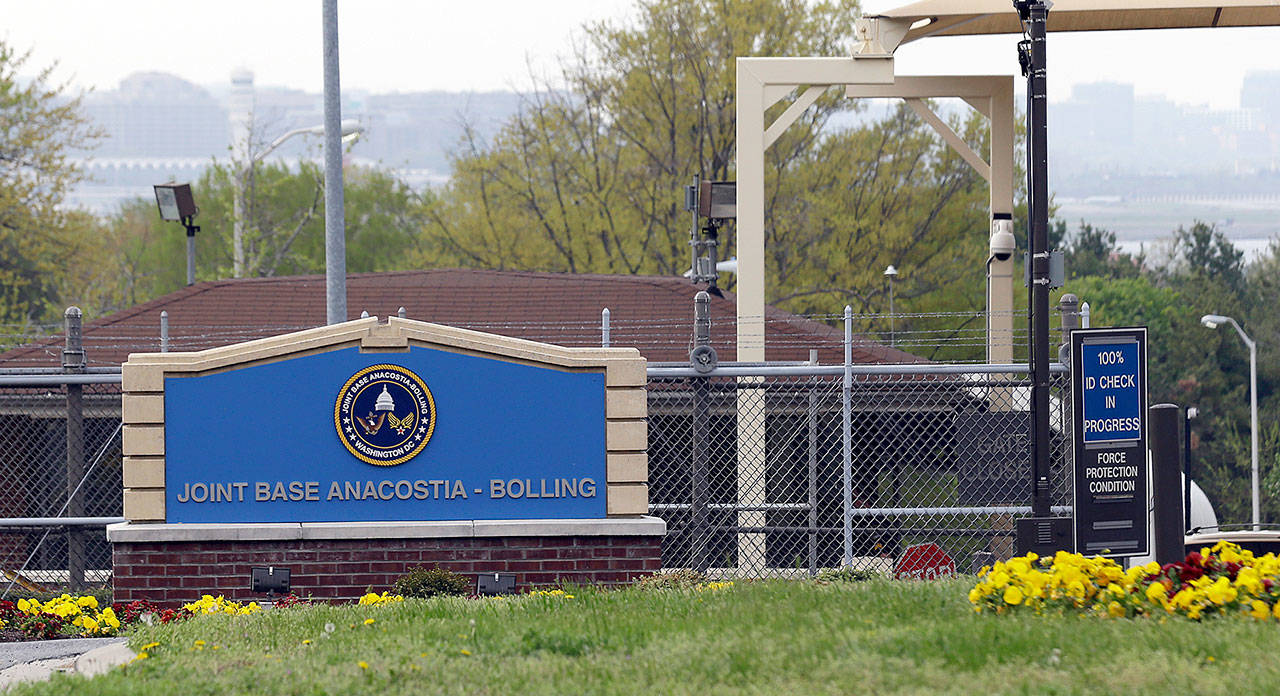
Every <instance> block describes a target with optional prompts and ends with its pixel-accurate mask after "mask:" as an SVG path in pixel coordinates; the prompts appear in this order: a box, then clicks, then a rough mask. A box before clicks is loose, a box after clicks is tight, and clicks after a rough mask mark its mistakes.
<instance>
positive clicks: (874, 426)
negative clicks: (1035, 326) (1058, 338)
mask: <svg viewBox="0 0 1280 696" xmlns="http://www.w3.org/2000/svg"><path fill="white" fill-rule="evenodd" d="M843 372H844V369H843V368H842V367H839V366H836V367H830V366H828V367H820V366H803V365H799V366H789V367H769V366H756V367H751V366H742V367H730V366H723V365H722V366H721V367H720V368H718V369H717V370H715V371H713V372H711V373H709V374H706V375H700V374H696V373H695V371H693V370H690V369H687V368H662V367H657V368H651V369H650V380H649V484H650V487H649V500H650V511H651V512H652V514H654V515H657V516H660V517H662V518H663V519H665V520H666V521H667V524H668V535H667V538H666V541H665V542H664V546H663V566H664V567H672V568H674V567H686V568H694V569H696V570H699V571H704V572H709V573H711V574H712V575H715V576H720V577H766V576H788V575H802V574H815V573H817V572H819V571H820V570H821V569H823V568H834V567H841V566H848V567H853V568H855V569H860V570H869V571H879V572H891V571H892V570H893V563H894V559H897V558H900V557H901V555H902V552H903V551H904V549H907V548H908V547H911V546H913V545H916V544H924V543H933V544H936V545H937V546H939V547H941V549H943V550H944V551H945V552H946V553H947V554H948V555H949V556H950V557H951V558H952V559H954V560H955V561H956V563H957V565H958V567H959V569H960V570H961V571H964V570H968V569H969V568H970V567H971V563H972V562H973V561H974V559H975V558H977V559H979V560H986V559H989V558H991V557H995V558H1008V557H1010V556H1011V555H1012V554H1013V549H1014V531H1013V530H1014V519H1015V518H1017V517H1021V516H1028V515H1030V512H1031V507H1030V505H1031V492H1030V470H1029V466H1030V465H1029V459H1030V449H1029V448H1030V444H1029V442H1030V438H1029V427H1030V423H1029V416H1028V410H1029V408H1028V406H1029V402H1030V392H1031V389H1030V382H1029V380H1028V378H1027V375H1026V373H1025V368H1022V369H1021V370H1019V369H1018V366H1008V367H1006V368H996V369H995V371H992V368H980V367H976V366H972V365H967V366H946V365H932V364H930V365H915V366H912V365H902V366H861V365H859V366H853V367H852V368H851V369H850V379H849V381H848V387H847V388H846V386H845V379H844V374H843ZM1052 378H1053V379H1052V384H1051V409H1052V413H1051V415H1050V422H1051V430H1052V438H1051V448H1052V452H1051V461H1052V470H1053V477H1054V481H1055V482H1056V484H1057V489H1056V491H1055V494H1054V496H1053V504H1054V505H1055V506H1059V507H1058V508H1057V510H1058V512H1059V513H1062V512H1064V508H1063V507H1062V506H1065V505H1069V503H1070V501H1069V499H1068V496H1069V495H1070V494H1069V492H1068V489H1067V476H1066V472H1067V471H1069V469H1068V468H1067V467H1068V465H1069V456H1070V437H1069V433H1066V432H1064V430H1063V427H1064V425H1066V424H1069V422H1070V413H1071V406H1070V403H1069V401H1068V399H1069V383H1068V379H1067V375H1065V374H1062V373H1057V372H1055V373H1054V374H1053V375H1052ZM846 428H847V430H846ZM986 554H990V556H988V555H986Z"/></svg>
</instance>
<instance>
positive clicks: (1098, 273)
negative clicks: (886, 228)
mask: <svg viewBox="0 0 1280 696" xmlns="http://www.w3.org/2000/svg"><path fill="white" fill-rule="evenodd" d="M1061 227H1062V228H1063V229H1065V227H1066V224H1065V223H1063V224H1062V225H1061ZM1062 250H1063V253H1064V256H1065V258H1064V259H1063V261H1064V263H1065V265H1066V271H1067V277H1068V278H1086V277H1099V278H1133V277H1136V276H1137V275H1139V274H1140V273H1141V272H1142V264H1143V262H1144V259H1143V257H1142V256H1136V257H1135V256H1132V255H1130V254H1126V253H1125V252H1123V251H1121V250H1120V245H1119V244H1117V243H1116V233H1115V232H1112V231H1111V230H1108V229H1104V228H1102V227H1094V226H1093V225H1091V224H1089V223H1087V222H1085V221H1084V220H1081V221H1080V226H1079V227H1077V228H1076V230H1075V232H1072V233H1070V234H1066V235H1065V236H1064V238H1063V240H1062Z"/></svg>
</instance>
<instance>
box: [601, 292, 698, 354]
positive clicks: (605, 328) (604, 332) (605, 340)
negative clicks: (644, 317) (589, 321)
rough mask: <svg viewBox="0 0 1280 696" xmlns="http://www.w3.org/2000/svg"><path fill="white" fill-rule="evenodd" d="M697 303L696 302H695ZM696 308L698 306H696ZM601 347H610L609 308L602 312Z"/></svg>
mask: <svg viewBox="0 0 1280 696" xmlns="http://www.w3.org/2000/svg"><path fill="white" fill-rule="evenodd" d="M695 302H696V300H695ZM695 308H696V305H695ZM600 346H601V347H602V348H608V347H609V308H608V307H605V308H604V309H602V310H600Z"/></svg>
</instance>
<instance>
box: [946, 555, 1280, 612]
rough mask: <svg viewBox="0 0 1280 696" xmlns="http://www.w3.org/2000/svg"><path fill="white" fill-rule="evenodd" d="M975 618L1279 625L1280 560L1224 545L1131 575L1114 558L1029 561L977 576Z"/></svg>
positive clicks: (1061, 557)
mask: <svg viewBox="0 0 1280 696" xmlns="http://www.w3.org/2000/svg"><path fill="white" fill-rule="evenodd" d="M978 577H979V581H978V583H977V584H976V585H975V586H974V587H973V589H972V590H970V591H969V601H970V602H971V603H972V604H973V608H974V611H977V612H983V611H993V612H995V613H1004V612H1008V611H1034V612H1036V613H1043V612H1046V611H1055V612H1069V611H1070V612H1083V613H1090V614H1095V615H1098V616H1104V617H1111V618H1121V617H1134V616H1166V615H1178V616H1184V617H1186V618H1188V619H1193V620H1201V619H1204V618H1207V617H1210V616H1215V615H1243V616H1250V617H1253V618H1255V619H1258V620H1263V621H1265V620H1268V619H1270V618H1273V617H1274V618H1276V619H1280V559H1278V558H1277V557H1276V556H1275V554H1270V553H1269V554H1267V555H1265V556H1261V557H1255V556H1254V554H1253V553H1252V552H1251V551H1248V550H1247V549H1241V548H1240V547H1239V546H1237V545H1235V544H1232V543H1230V542H1226V541H1221V542H1218V543H1217V544H1215V545H1214V546H1213V547H1212V548H1202V549H1201V550H1200V551H1199V552H1192V553H1189V554H1187V557H1186V558H1185V559H1184V560H1182V561H1179V562H1177V563H1168V564H1165V565H1163V566H1162V565H1160V564H1158V563H1147V564H1145V565H1141V566H1135V567H1133V568H1130V569H1128V570H1125V569H1124V568H1122V567H1121V566H1120V565H1119V564H1117V563H1116V562H1115V561H1113V560H1111V559H1109V558H1102V557H1100V556H1094V557H1086V556H1084V555H1081V554H1078V553H1066V552H1065V551H1059V552H1058V553H1057V554H1056V555H1054V557H1053V558H1040V557H1038V556H1036V555H1035V554H1033V553H1032V554H1027V555H1026V556H1022V557H1019V558H1013V559H1010V560H1008V561H1004V562H998V563H996V564H995V565H994V566H991V567H989V568H983V569H982V570H981V571H980V572H979V573H978Z"/></svg>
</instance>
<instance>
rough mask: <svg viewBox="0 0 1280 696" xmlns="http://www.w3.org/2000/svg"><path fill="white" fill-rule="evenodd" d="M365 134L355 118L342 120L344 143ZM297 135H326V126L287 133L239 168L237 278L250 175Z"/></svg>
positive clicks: (234, 271) (233, 238)
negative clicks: (263, 160)
mask: <svg viewBox="0 0 1280 696" xmlns="http://www.w3.org/2000/svg"><path fill="white" fill-rule="evenodd" d="M362 132H364V129H363V128H362V127H361V125H360V122H359V121H357V120H356V119H354V118H346V119H343V120H342V142H343V143H344V144H345V143H349V142H351V141H352V140H355V139H356V138H358V137H360V134H361V133H362ZM297 135H324V124H320V125H316V126H308V127H306V128H295V129H293V130H291V131H288V132H286V133H285V134H284V135H281V136H280V137H279V138H276V139H275V140H272V141H271V144H270V145H268V146H267V147H266V148H265V149H263V151H262V152H259V153H257V154H256V155H253V156H251V157H249V160H248V161H247V162H245V163H244V164H243V165H241V166H240V167H239V170H238V171H237V172H236V190H235V201H234V202H233V205H234V210H233V211H232V216H233V217H234V218H235V221H234V226H233V229H232V233H231V253H232V255H231V258H232V275H233V276H234V277H236V278H240V277H243V276H244V261H245V259H244V223H245V220H244V219H245V203H246V201H245V196H246V193H247V192H246V189H247V188H248V187H249V181H248V180H249V174H250V173H251V172H252V171H253V167H254V165H255V164H257V163H258V162H261V161H262V159H263V158H265V157H266V156H267V155H269V154H271V153H272V152H275V151H276V149H277V148H279V147H280V146H281V145H284V143H285V141H287V140H289V139H290V138H292V137H294V136H297Z"/></svg>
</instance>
